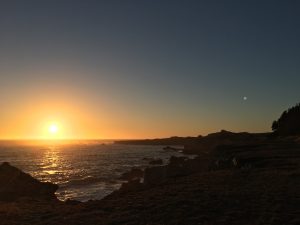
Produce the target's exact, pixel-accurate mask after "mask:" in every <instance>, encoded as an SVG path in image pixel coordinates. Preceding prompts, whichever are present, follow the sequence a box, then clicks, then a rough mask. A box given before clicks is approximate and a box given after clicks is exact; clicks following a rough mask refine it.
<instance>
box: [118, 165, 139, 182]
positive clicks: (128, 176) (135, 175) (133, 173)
mask: <svg viewBox="0 0 300 225" xmlns="http://www.w3.org/2000/svg"><path fill="white" fill-rule="evenodd" d="M143 176H144V171H143V170H141V169H139V168H132V169H131V170H130V171H128V172H125V173H123V174H122V175H121V177H120V179H121V180H127V181H130V180H135V179H140V178H142V177H143Z"/></svg>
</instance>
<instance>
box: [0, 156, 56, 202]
mask: <svg viewBox="0 0 300 225" xmlns="http://www.w3.org/2000/svg"><path fill="white" fill-rule="evenodd" d="M57 189H58V185H56V184H52V183H48V182H47V183H43V182H40V181H38V180H36V179H34V178H33V177H31V176H30V175H29V174H27V173H24V172H22V171H21V170H19V169H18V168H16V167H13V166H11V165H10V164H9V163H7V162H4V163H2V164H1V165H0V201H15V200H18V199H20V198H23V197H27V198H38V199H44V200H53V199H56V196H55V194H54V193H55V191H56V190H57Z"/></svg>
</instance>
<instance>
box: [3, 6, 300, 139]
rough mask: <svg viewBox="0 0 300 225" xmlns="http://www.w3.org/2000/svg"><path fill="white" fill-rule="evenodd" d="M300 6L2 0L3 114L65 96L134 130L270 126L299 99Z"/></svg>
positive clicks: (181, 131)
mask: <svg viewBox="0 0 300 225" xmlns="http://www.w3.org/2000/svg"><path fill="white" fill-rule="evenodd" d="M299 12H300V2H299V1H296V0H287V1H274V0H273V1H263V0H260V1H254V0H251V1H238V0H236V1H230V0H229V1H223V0H220V1H214V0H207V1H183V0H182V1H174V0H173V1H171V0H170V1H164V0H159V1H158V0H157V1H156V0H151V1H141V0H139V1H138V0H136V1H129V0H128V1H121V0H120V1H113V0H110V1H96V0H81V1H79V0H68V1H67V0H51V1H50V0H49V1H38V0H36V1H31V0H27V1H21V0H20V1H15V0H7V1H5V0H2V1H1V2H0V84H1V90H0V103H1V106H3V107H4V108H6V111H5V112H2V113H3V115H2V117H3V118H8V120H13V117H12V116H8V114H11V113H10V112H11V111H13V110H15V109H16V108H18V109H20V110H22V109H24V107H30V103H29V102H31V100H32V99H34V100H32V102H40V101H43V100H42V99H47V100H49V99H50V98H51V96H50V97H49V95H51V94H49V93H53V94H52V95H54V96H55V98H61V99H63V100H64V101H67V102H73V103H72V104H74V102H76V101H83V102H85V103H86V105H87V107H88V108H89V110H90V111H93V113H91V114H92V115H93V116H96V115H99V116H101V115H106V116H108V114H109V115H111V116H113V117H114V119H111V120H113V121H115V123H113V122H112V123H111V126H115V129H120V132H119V134H120V136H124V137H127V136H128V137H140V136H139V135H138V134H140V133H142V134H143V135H141V137H142V136H149V137H150V136H151V137H152V136H156V134H157V135H158V136H169V135H196V134H200V133H203V134H205V133H207V132H212V131H214V130H219V129H223V128H224V129H230V130H234V131H242V130H243V131H245V130H247V131H256V132H258V131H267V130H269V129H270V125H271V122H272V120H274V119H276V118H277V117H278V116H279V115H280V114H281V112H282V111H283V110H284V109H286V108H287V107H289V106H292V105H294V104H295V103H297V102H298V101H299V94H300V89H299V83H300V74H299V72H300V63H299V60H300V42H299V40H300V13H299ZM37 96H39V97H40V98H37ZM245 96H246V97H247V100H244V97H245ZM20 102H23V103H24V102H28V104H25V105H23V104H21V103H20ZM37 104H38V103H37ZM16 105H19V106H18V107H17V106H16ZM24 110H25V109H24ZM4 114H5V115H4ZM0 115H1V114H0ZM3 118H2V119H3ZM0 120H1V117H0ZM124 121H129V122H130V124H132V126H131V125H129V122H128V124H125V122H124ZM123 123H124V124H123ZM8 124H9V123H8ZM116 124H117V125H116ZM99 127H101V125H99ZM129 129H131V132H129V133H130V134H131V135H127V136H126V130H129ZM155 129H157V130H159V131H161V132H157V133H155ZM121 130H122V132H121ZM3 132H4V131H3ZM147 132H148V133H147ZM2 136H3V135H2ZM104 136H105V135H104ZM106 136H107V135H106ZM106 136H105V137H106Z"/></svg>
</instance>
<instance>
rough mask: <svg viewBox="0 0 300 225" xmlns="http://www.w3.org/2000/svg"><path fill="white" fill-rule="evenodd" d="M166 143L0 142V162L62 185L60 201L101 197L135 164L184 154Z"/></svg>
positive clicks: (58, 195)
mask: <svg viewBox="0 0 300 225" xmlns="http://www.w3.org/2000/svg"><path fill="white" fill-rule="evenodd" d="M163 147H164V146H139V145H119V144H113V143H112V142H111V141H74V142H57V143H56V142H30V143H27V142H26V143H25V142H22V141H19V142H18V141H2V142H0V163H2V162H9V163H10V164H11V165H13V166H16V167H18V168H19V169H21V170H23V171H24V172H26V173H29V174H30V175H32V176H33V177H34V178H36V179H38V180H40V181H49V182H52V183H55V184H58V185H59V189H58V191H57V192H56V195H57V197H58V198H59V199H60V200H66V199H74V200H79V201H87V200H91V199H101V198H103V197H105V196H107V195H108V194H110V193H111V192H113V191H114V190H116V189H118V188H119V187H120V186H121V184H122V182H124V181H121V180H120V179H119V177H120V175H121V174H122V173H124V172H126V171H129V170H130V169H131V168H132V167H139V168H145V167H147V166H149V161H148V160H145V158H160V159H162V160H163V161H164V163H167V162H168V159H169V158H170V157H171V156H172V155H173V156H182V155H183V154H182V153H180V152H175V151H165V150H163Z"/></svg>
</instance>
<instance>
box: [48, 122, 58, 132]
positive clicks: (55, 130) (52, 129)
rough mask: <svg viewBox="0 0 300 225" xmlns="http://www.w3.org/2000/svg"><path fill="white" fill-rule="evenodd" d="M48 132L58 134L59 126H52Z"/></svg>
mask: <svg viewBox="0 0 300 225" xmlns="http://www.w3.org/2000/svg"><path fill="white" fill-rule="evenodd" d="M48 131H49V133H50V134H56V133H57V132H58V126H57V125H56V124H51V125H50V126H49V128H48Z"/></svg>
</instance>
